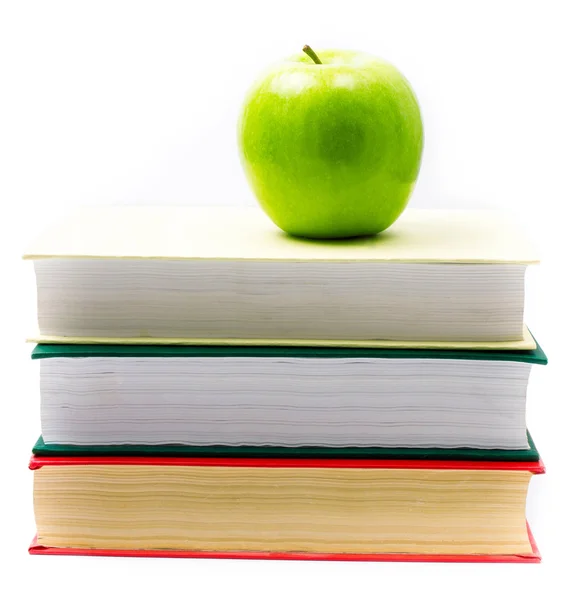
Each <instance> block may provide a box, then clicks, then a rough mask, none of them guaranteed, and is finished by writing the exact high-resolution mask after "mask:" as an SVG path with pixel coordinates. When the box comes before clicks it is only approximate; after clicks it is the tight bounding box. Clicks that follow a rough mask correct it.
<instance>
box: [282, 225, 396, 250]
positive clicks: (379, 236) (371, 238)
mask: <svg viewBox="0 0 572 600" xmlns="http://www.w3.org/2000/svg"><path fill="white" fill-rule="evenodd" d="M276 234H277V235H278V236H279V237H283V238H285V239H288V240H294V241H296V242H298V243H301V244H308V245H312V246H338V247H352V246H360V247H362V248H363V247H365V246H377V245H380V243H382V242H388V241H391V240H394V239H395V238H397V237H399V234H398V233H397V232H396V231H392V230H391V228H389V229H386V230H385V231H381V232H380V233H376V234H374V235H359V236H354V237H348V238H332V239H327V238H307V237H300V236H296V235H292V234H290V233H286V232H285V231H282V230H281V229H278V230H277V231H276Z"/></svg>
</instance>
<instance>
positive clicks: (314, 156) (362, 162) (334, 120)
mask: <svg viewBox="0 0 572 600" xmlns="http://www.w3.org/2000/svg"><path fill="white" fill-rule="evenodd" d="M305 51H306V48H305ZM305 51H304V52H305ZM304 52H300V53H299V54H298V55H296V56H294V57H291V58H289V59H286V60H284V61H282V62H280V63H278V64H276V65H275V66H274V67H272V68H270V69H269V70H268V71H267V72H266V73H265V74H264V75H263V76H262V77H261V78H260V79H259V80H258V81H257V82H256V83H255V84H254V86H253V87H252V88H251V90H250V92H249V93H248V95H247V97H246V100H245V103H244V106H243V110H242V114H241V116H240V119H239V124H238V145H239V151H240V156H241V161H242V164H243V167H244V170H245V173H246V176H247V179H248V181H249V183H250V186H251V188H252V190H253V191H254V194H255V196H256V198H257V199H258V202H259V203H260V205H261V207H262V208H263V210H264V211H265V212H266V213H267V215H268V216H269V217H270V218H271V219H272V220H273V221H274V223H275V224H276V225H277V226H278V227H280V228H281V229H282V230H284V231H286V232H287V233H290V234H292V235H295V236H300V237H308V238H321V239H331V238H346V237H355V236H365V235H373V234H376V233H379V232H380V231H383V230H384V229H387V228H388V227H389V226H390V225H391V224H392V223H394V222H395V221H396V219H397V218H398V217H399V215H400V214H401V213H402V212H403V210H404V209H405V207H406V205H407V202H408V200H409V197H410V195H411V192H412V191H413V188H414V185H415V181H416V179H417V175H418V173H419V168H420V165H421V156H422V151H423V123H422V118H421V112H420V109H419V104H418V102H417V99H416V97H415V94H414V92H413V90H412V88H411V86H410V85H409V83H408V81H407V80H406V79H405V77H404V76H403V75H402V74H401V73H400V72H399V71H398V70H397V69H396V68H395V67H393V66H392V65H390V64H389V63H387V62H384V61H383V60H381V59H379V58H376V57H374V56H370V55H368V54H364V53H359V52H353V51H344V50H319V51H316V53H315V54H316V55H317V56H319V60H321V62H322V64H316V63H315V62H314V60H312V58H311V57H310V56H309V55H307V54H305V53H304Z"/></svg>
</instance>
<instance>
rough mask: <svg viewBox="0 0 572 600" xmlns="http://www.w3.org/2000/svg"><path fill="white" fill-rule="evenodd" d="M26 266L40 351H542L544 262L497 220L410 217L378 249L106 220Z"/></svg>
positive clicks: (34, 255)
mask: <svg viewBox="0 0 572 600" xmlns="http://www.w3.org/2000/svg"><path fill="white" fill-rule="evenodd" d="M25 258H28V259H30V260H33V261H34V266H35V271H36V278H37V287H38V322H39V334H38V335H34V336H33V339H35V340H37V341H42V342H72V343H77V342H79V343H94V342H103V343H128V344H133V343H154V344H159V343H166V344H193V345H197V344H215V345H220V344H233V345H240V346H244V345H246V344H250V345H290V346H291V345H306V346H318V345H324V346H334V347H340V346H360V347H361V346H370V347H375V346H389V347H391V346H397V347H451V348H493V349H498V348H505V349H527V348H528V349H530V348H534V340H533V339H532V337H531V336H530V334H529V332H528V331H527V329H526V327H525V326H524V324H523V309H524V275H525V270H526V267H527V265H529V264H532V263H535V262H536V261H537V255H536V252H535V251H534V249H533V248H531V246H530V244H529V242H528V240H527V239H525V238H524V236H523V235H522V233H521V232H520V231H518V229H517V228H516V227H515V226H514V224H513V223H511V222H510V220H507V219H506V218H504V217H502V216H500V215H499V214H496V213H494V212H490V211H440V210H415V209H408V210H407V211H406V212H405V213H404V214H403V215H402V217H401V218H400V219H399V220H398V222H397V223H396V224H395V225H394V226H392V227H391V229H390V230H388V231H386V232H383V233H382V234H380V235H378V236H374V237H369V238H359V239H350V240H334V241H320V242H316V241H312V240H304V239H297V238H293V237H290V236H287V235H286V234H284V233H283V232H282V231H280V230H279V229H277V228H276V227H275V226H274V225H273V224H272V223H271V222H270V221H269V220H268V219H267V218H266V217H265V216H264V215H263V214H262V212H261V211H260V210H258V209H247V208H244V209H232V208H228V207H224V208H191V207H162V208H160V207H145V206H140V207H133V206H132V207H125V206H124V207H99V208H92V209H83V210H81V211H79V212H78V213H76V214H74V215H72V216H71V217H70V218H69V219H68V220H65V221H63V222H61V223H59V224H57V225H56V226H54V227H51V228H49V229H48V230H46V231H45V232H44V233H43V234H42V235H41V236H40V237H39V239H37V240H36V241H35V242H34V243H33V244H32V245H31V246H30V248H29V250H28V252H27V254H26V256H25Z"/></svg>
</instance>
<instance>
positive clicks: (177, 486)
mask: <svg viewBox="0 0 572 600" xmlns="http://www.w3.org/2000/svg"><path fill="white" fill-rule="evenodd" d="M30 468H31V469H33V470H34V510H35V515H36V523H37V528H38V535H37V538H36V539H35V540H34V542H33V544H32V546H31V547H30V553H31V554H86V555H99V556H102V555H106V556H171V557H205V558H214V557H221V558H222V557H224V558H252V559H306V560H354V561H355V560H364V561H448V562H451V561H459V562H539V561H540V555H539V553H538V549H537V547H536V544H535V543H534V539H533V537H532V535H531V533H530V530H529V528H528V525H527V523H526V516H525V508H526V495H527V490H528V484H529V481H530V477H531V476H532V474H535V473H543V472H544V466H543V464H542V462H541V461H536V462H499V461H497V462H483V461H439V460H369V459H301V458H300V459H289V458H282V459H281V458H276V459H262V458H187V457H185V458H181V457H176V458H173V457H128V456H122V457H111V456H92V457H65V456H57V457H54V456H51V457H38V456H34V457H33V458H32V460H31V462H30Z"/></svg>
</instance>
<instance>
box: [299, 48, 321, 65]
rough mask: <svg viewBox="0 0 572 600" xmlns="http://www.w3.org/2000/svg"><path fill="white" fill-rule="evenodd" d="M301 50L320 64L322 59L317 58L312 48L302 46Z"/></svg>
mask: <svg viewBox="0 0 572 600" xmlns="http://www.w3.org/2000/svg"><path fill="white" fill-rule="evenodd" d="M302 51H303V52H305V53H306V54H307V55H308V56H309V57H310V58H311V59H312V60H313V61H314V62H315V63H316V64H317V65H321V64H322V61H321V60H320V59H319V58H318V55H317V54H316V53H315V52H314V51H313V50H312V48H310V46H308V45H306V46H304V47H303V48H302Z"/></svg>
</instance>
